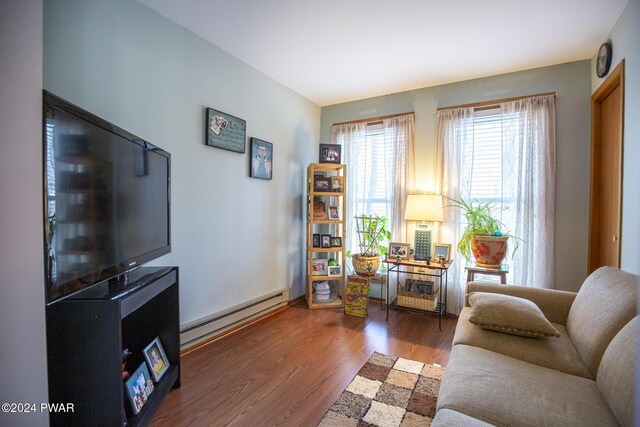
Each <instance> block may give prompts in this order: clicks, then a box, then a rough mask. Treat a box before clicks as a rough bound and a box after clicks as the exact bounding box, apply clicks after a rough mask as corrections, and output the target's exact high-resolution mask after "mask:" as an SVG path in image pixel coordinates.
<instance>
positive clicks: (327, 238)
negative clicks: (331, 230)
mask: <svg viewBox="0 0 640 427" xmlns="http://www.w3.org/2000/svg"><path fill="white" fill-rule="evenodd" d="M322 247H323V248H330V247H331V234H323V235H322Z"/></svg>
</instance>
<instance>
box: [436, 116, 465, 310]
mask: <svg viewBox="0 0 640 427" xmlns="http://www.w3.org/2000/svg"><path fill="white" fill-rule="evenodd" d="M472 137H473V108H457V109H450V110H442V111H439V112H438V139H437V144H436V188H439V189H440V194H442V195H443V196H445V197H449V198H451V199H457V198H459V197H460V193H461V177H462V172H463V166H464V165H463V152H464V142H465V141H467V140H468V139H469V138H472ZM449 203H450V202H448V201H447V199H444V200H443V204H444V221H443V222H442V224H440V227H439V228H438V229H437V231H438V234H439V237H438V239H437V241H439V242H444V243H451V245H452V252H453V254H455V255H453V256H452V258H454V263H453V265H452V266H451V268H449V272H448V273H447V274H448V282H447V311H448V312H449V313H454V314H458V313H460V310H461V308H462V306H463V298H464V285H463V284H464V283H465V278H466V276H465V274H464V259H462V258H461V255H460V254H459V253H456V250H455V247H456V245H457V244H458V241H459V240H460V227H459V224H460V213H459V211H458V210H457V209H451V208H449V207H448V205H449ZM456 255H457V256H456ZM461 284H462V286H461Z"/></svg>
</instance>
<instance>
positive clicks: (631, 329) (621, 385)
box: [597, 316, 640, 426]
mask: <svg viewBox="0 0 640 427" xmlns="http://www.w3.org/2000/svg"><path fill="white" fill-rule="evenodd" d="M639 324H640V317H638V316H636V317H634V318H633V320H631V321H630V322H629V323H627V324H626V326H625V327H623V328H622V329H621V330H620V332H618V334H617V335H616V336H615V337H614V338H613V339H612V340H611V344H609V346H608V347H607V349H606V350H605V352H604V355H603V356H602V361H601V362H600V368H599V369H598V377H597V383H598V387H599V388H600V392H601V393H602V396H603V397H604V400H606V401H607V403H608V404H609V408H610V409H611V411H612V412H613V415H614V416H615V417H616V419H617V420H618V422H619V423H620V424H621V425H623V426H632V425H637V424H634V422H633V414H634V410H633V409H634V408H633V405H634V402H635V393H636V390H635V388H636V358H637V356H638V325H639Z"/></svg>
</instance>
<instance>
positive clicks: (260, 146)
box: [249, 137, 273, 180]
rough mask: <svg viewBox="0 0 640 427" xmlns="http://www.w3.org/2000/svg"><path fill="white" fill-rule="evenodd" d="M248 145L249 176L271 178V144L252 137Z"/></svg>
mask: <svg viewBox="0 0 640 427" xmlns="http://www.w3.org/2000/svg"><path fill="white" fill-rule="evenodd" d="M250 145H251V158H250V160H249V162H250V163H249V176H250V177H251V178H258V179H266V180H271V179H272V178H273V144H272V143H270V142H268V141H263V140H262V139H258V138H253V137H252V138H251V143H250Z"/></svg>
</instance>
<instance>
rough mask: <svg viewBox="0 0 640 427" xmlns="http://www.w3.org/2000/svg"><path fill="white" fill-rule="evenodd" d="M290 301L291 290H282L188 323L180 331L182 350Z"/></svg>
mask: <svg viewBox="0 0 640 427" xmlns="http://www.w3.org/2000/svg"><path fill="white" fill-rule="evenodd" d="M288 301H289V290H288V289H281V290H279V291H275V292H271V293H269V294H267V295H263V296H262V297H259V298H256V299H253V300H251V301H247V302H245V303H243V304H239V305H237V306H235V307H231V308H228V309H226V310H223V311H220V312H218V313H215V314H213V315H211V316H207V317H205V318H202V319H198V320H195V321H193V322H190V323H187V324H186V325H183V326H182V328H181V330H180V349H181V350H183V351H184V350H187V349H189V348H190V347H193V346H195V345H198V344H200V343H202V342H204V341H206V340H208V339H210V338H211V337H214V336H216V335H219V334H221V333H223V332H225V331H228V330H229V329H231V328H233V327H235V326H238V325H240V324H242V323H245V322H247V321H249V320H252V319H255V318H256V317H259V316H262V315H264V314H267V313H269V312H270V311H273V310H276V309H278V308H280V307H283V306H285V305H286V304H287V302H288Z"/></svg>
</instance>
